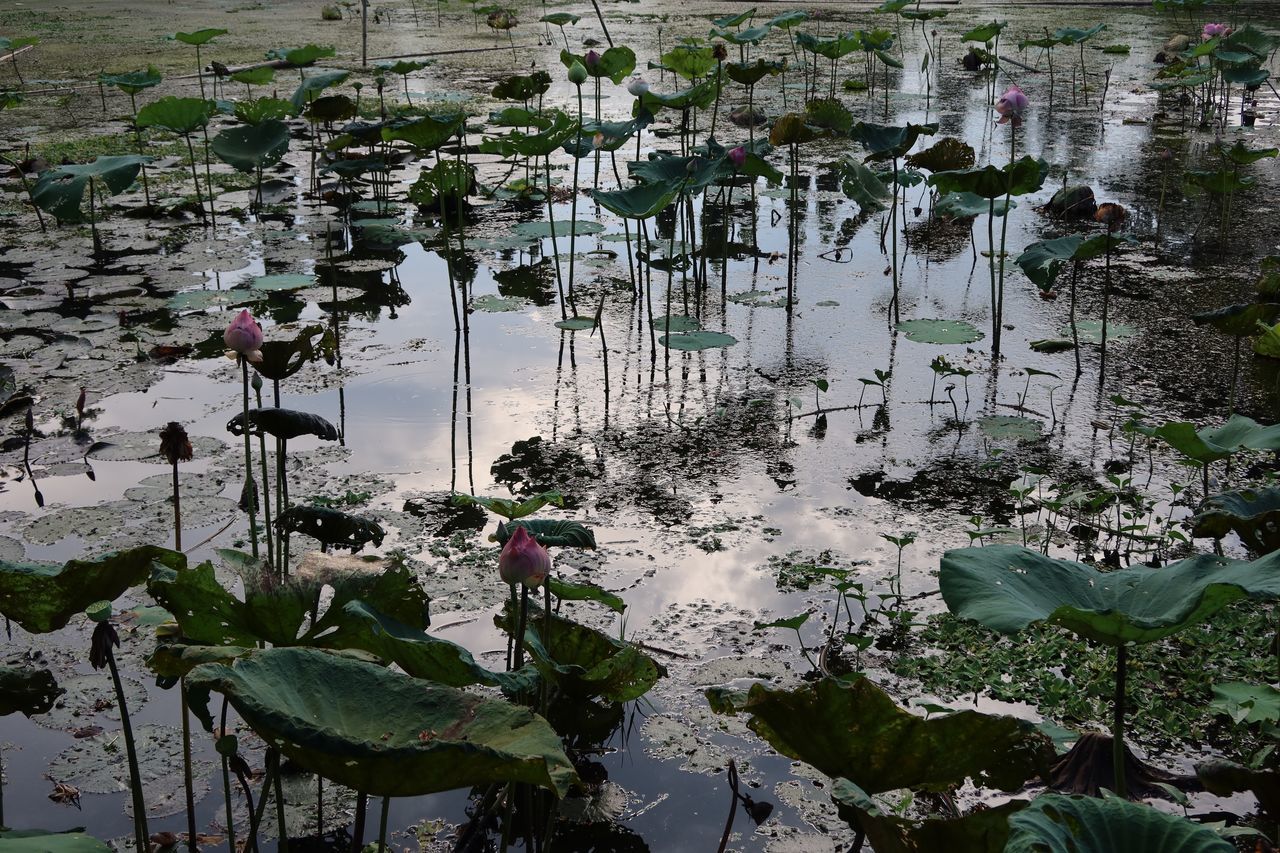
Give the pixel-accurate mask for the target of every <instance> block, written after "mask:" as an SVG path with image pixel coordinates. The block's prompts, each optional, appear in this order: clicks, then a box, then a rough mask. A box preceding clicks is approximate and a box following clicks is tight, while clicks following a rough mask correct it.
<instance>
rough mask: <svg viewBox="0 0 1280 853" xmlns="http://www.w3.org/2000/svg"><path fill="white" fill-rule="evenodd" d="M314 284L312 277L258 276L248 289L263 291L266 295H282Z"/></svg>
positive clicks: (288, 274) (298, 275)
mask: <svg viewBox="0 0 1280 853" xmlns="http://www.w3.org/2000/svg"><path fill="white" fill-rule="evenodd" d="M315 283H316V277H315V276H313V275H303V274H301V273H281V274H280V275H260V276H258V277H257V278H255V279H254V280H253V283H252V284H251V285H250V287H252V288H253V289H254V290H263V291H266V292H268V293H283V292H288V291H290V290H301V289H302V288H304V287H310V286H311V285H313V284H315Z"/></svg>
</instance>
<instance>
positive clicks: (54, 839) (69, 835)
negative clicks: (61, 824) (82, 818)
mask: <svg viewBox="0 0 1280 853" xmlns="http://www.w3.org/2000/svg"><path fill="white" fill-rule="evenodd" d="M0 851H4V853H111V851H112V848H111V847H109V846H108V845H106V844H104V843H103V842H101V841H99V840H98V839H96V838H94V837H93V836H91V835H85V834H84V833H83V832H75V831H72V832H51V831H48V830H44V829H0Z"/></svg>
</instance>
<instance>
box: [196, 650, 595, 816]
mask: <svg viewBox="0 0 1280 853" xmlns="http://www.w3.org/2000/svg"><path fill="white" fill-rule="evenodd" d="M187 689H188V693H189V695H190V699H191V708H192V710H193V711H194V712H195V714H196V716H197V717H198V718H199V719H200V721H201V722H202V723H203V724H204V727H205V728H206V729H207V730H209V731H212V730H213V728H214V725H215V720H214V718H213V715H212V714H211V712H210V708H209V700H210V694H211V693H213V692H215V691H216V692H218V693H221V694H222V695H223V696H225V697H226V698H227V700H228V701H229V702H230V703H231V705H232V706H233V707H234V708H235V710H236V712H237V713H238V714H239V715H240V718H241V719H243V720H244V721H245V723H247V724H248V725H249V726H250V727H251V728H252V729H253V730H254V731H255V732H256V733H257V734H258V735H259V736H260V737H261V738H263V740H265V741H266V742H267V743H269V744H271V745H272V746H274V747H276V748H277V749H279V750H280V751H281V752H282V753H283V754H284V755H285V757H287V758H289V759H290V760H292V761H294V762H296V763H297V764H299V765H300V766H302V767H303V768H305V769H307V770H308V771H310V772H312V773H318V774H319V775H321V776H324V777H325V778H326V779H332V780H333V781H335V782H337V783H338V784H340V785H345V786H347V787H348V788H352V789H354V790H357V791H361V792H363V793H366V794H372V795H375V796H388V797H410V796H421V795H424V794H433V793H438V792H440V791H449V790H454V789H458V788H470V787H472V786H474V785H488V784H493V783H498V784H502V783H507V782H524V783H528V784H532V785H538V786H540V787H544V788H548V789H550V790H551V791H553V792H554V793H555V794H556V795H558V796H561V797H563V796H564V795H565V794H567V793H568V792H569V790H570V788H571V787H575V786H576V785H577V784H578V777H577V773H576V772H575V771H574V769H573V765H572V764H570V762H569V760H568V759H567V758H566V757H565V754H564V751H563V748H562V747H561V744H560V738H559V736H558V735H556V733H555V731H554V730H553V729H552V728H551V726H550V725H548V724H547V722H546V720H544V719H543V718H542V717H539V716H538V715H537V714H534V713H533V712H532V711H529V710H528V709H526V708H523V707H520V706H517V705H513V704H511V703H509V702H505V701H502V700H498V699H490V698H486V697H483V696H479V695H476V694H473V693H465V692H463V691H461V690H458V689H456V688H453V687H446V686H444V685H439V684H432V683H431V682H428V681H423V680H421V679H417V678H413V677H410V676H408V675H401V674H399V673H396V672H392V671H391V670H388V669H386V668H384V667H381V666H377V665H375V664H372V663H368V662H365V661H361V660H355V659H353V658H350V657H346V656H342V655H335V654H332V653H329V652H325V651H321V650H319V649H306V648H282V649H268V650H265V651H260V652H257V653H255V654H252V655H249V656H248V657H245V658H241V659H239V660H236V661H234V662H232V663H231V664H221V663H218V664H205V665H203V666H198V667H196V668H195V669H193V670H192V671H191V673H190V674H189V675H188V676H187Z"/></svg>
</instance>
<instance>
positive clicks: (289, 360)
mask: <svg viewBox="0 0 1280 853" xmlns="http://www.w3.org/2000/svg"><path fill="white" fill-rule="evenodd" d="M259 350H260V351H261V353H262V361H258V362H249V364H250V366H251V367H253V369H254V370H256V371H257V372H258V373H260V374H262V376H264V377H266V378H267V379H273V380H276V381H280V380H282V379H288V378H289V377H290V376H293V375H294V374H295V373H297V372H298V371H299V370H301V369H302V368H303V366H305V365H306V364H308V363H310V362H314V361H317V360H318V359H320V358H324V359H325V360H326V361H332V360H333V358H334V355H335V352H336V341H335V340H334V337H333V330H332V329H331V328H330V327H329V326H327V325H323V324H321V323H313V324H311V325H309V326H304V327H303V328H302V329H299V330H298V334H297V335H295V336H294V338H293V339H292V340H275V341H264V342H263V344H262V346H261V347H259Z"/></svg>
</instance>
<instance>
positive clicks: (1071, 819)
mask: <svg viewBox="0 0 1280 853" xmlns="http://www.w3.org/2000/svg"><path fill="white" fill-rule="evenodd" d="M1235 849H1236V848H1235V847H1234V846H1233V845H1232V844H1231V843H1230V842H1229V841H1227V840H1225V839H1223V838H1219V837H1218V836H1217V835H1215V834H1214V832H1213V830H1211V829H1208V828H1206V827H1203V826H1199V825H1198V824H1195V823H1192V822H1191V821H1189V820H1187V819H1186V818H1184V817H1179V816H1177V815H1171V814H1167V813H1165V812H1161V811H1156V810H1155V809H1153V808H1151V806H1144V805H1140V804H1138V803H1131V802H1129V801H1127V800H1122V799H1119V798H1115V797H1110V798H1108V799H1105V800H1103V799H1098V798H1097V797H1066V796H1062V795H1061V794H1044V795H1042V796H1039V797H1036V798H1035V799H1034V800H1032V801H1031V805H1030V806H1028V807H1027V808H1025V809H1023V810H1022V811H1020V812H1018V813H1017V814H1015V815H1013V816H1012V817H1010V818H1009V844H1008V846H1006V847H1005V853H1117V851H1120V850H1123V851H1124V853H1232V851H1234V850H1235Z"/></svg>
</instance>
